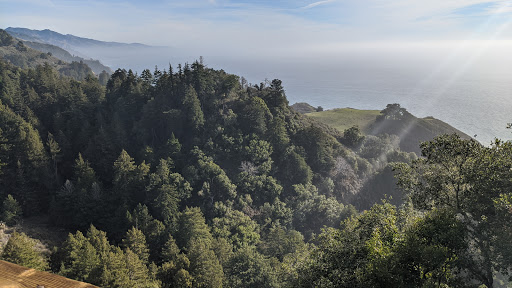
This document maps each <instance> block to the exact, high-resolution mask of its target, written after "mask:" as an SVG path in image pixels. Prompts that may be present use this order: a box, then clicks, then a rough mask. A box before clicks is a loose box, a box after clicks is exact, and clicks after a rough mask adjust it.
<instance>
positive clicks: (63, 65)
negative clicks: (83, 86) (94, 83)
mask: <svg viewBox="0 0 512 288" xmlns="http://www.w3.org/2000/svg"><path fill="white" fill-rule="evenodd" d="M0 58H1V59H4V60H5V61H6V62H8V63H11V64H13V65H14V66H17V67H19V68H23V69H25V68H36V67H37V66H44V65H49V66H50V67H52V68H54V69H55V70H57V71H58V72H59V73H60V74H61V75H63V76H69V77H72V78H73V79H75V80H83V79H85V78H86V77H87V75H90V74H92V73H93V72H92V70H91V68H89V66H87V64H85V63H83V62H71V63H67V62H64V61H62V60H60V59H58V58H56V57H53V56H52V55H51V53H50V54H49V53H43V52H40V51H37V50H34V49H32V48H30V47H27V46H26V45H25V44H24V43H23V41H20V40H19V39H17V38H14V37H12V36H10V35H9V34H8V33H7V32H5V31H4V30H2V29H0Z"/></svg>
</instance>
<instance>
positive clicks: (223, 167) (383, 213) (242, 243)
mask: <svg viewBox="0 0 512 288" xmlns="http://www.w3.org/2000/svg"><path fill="white" fill-rule="evenodd" d="M0 101H1V103H0V139H1V141H0V163H1V172H2V174H1V176H0V182H1V185H0V199H1V200H2V201H3V206H2V211H1V212H2V213H1V215H0V217H1V219H2V221H4V222H5V223H6V224H7V225H15V224H17V223H21V220H22V219H23V218H26V217H30V216H37V217H39V216H42V215H48V216H49V221H50V222H51V224H52V225H54V226H56V227H60V228H64V229H66V231H67V232H69V235H68V237H67V238H66V239H65V241H64V242H63V243H62V244H61V245H59V248H55V249H54V250H52V251H51V253H49V254H50V255H40V253H39V252H38V251H35V250H34V245H33V241H32V240H30V239H29V238H28V236H27V235H24V234H22V233H16V234H13V235H12V236H11V237H10V239H9V242H8V243H7V244H6V245H5V247H4V248H3V252H2V254H1V257H2V259H5V260H7V261H12V262H15V263H20V264H21V265H25V266H28V267H34V268H38V269H48V270H51V271H53V272H54V273H58V274H61V275H63V276H66V277H69V278H72V279H76V280H79V281H84V282H89V283H92V284H95V285H99V286H102V287H315V286H316V287H441V286H442V285H444V286H443V287H478V285H480V284H484V285H487V287H498V285H507V283H508V282H507V281H506V280H507V276H506V275H507V273H508V272H510V269H511V267H512V266H511V264H512V254H511V253H510V251H512V247H510V246H511V241H510V239H511V238H510V236H512V230H511V229H510V225H507V223H511V222H510V220H511V216H512V211H511V210H510V207H512V206H511V205H512V204H511V202H512V201H511V200H512V194H511V193H510V191H511V190H510V185H511V184H512V182H511V180H512V178H511V176H512V175H511V173H512V172H511V168H512V146H511V145H510V144H509V143H501V142H499V141H498V142H496V143H495V145H493V146H492V147H484V146H482V145H480V144H479V143H477V142H475V141H474V140H464V139H460V138H459V137H457V136H454V135H452V136H441V137H439V138H436V139H435V140H434V141H432V142H428V143H425V144H423V146H422V147H421V149H422V155H423V157H422V158H419V159H418V158H417V156H416V154H414V153H406V152H401V151H400V149H399V139H398V137H397V136H395V135H388V134H382V135H379V136H366V137H365V136H364V135H362V134H361V132H360V131H359V129H358V128H357V127H353V128H350V129H347V130H346V131H345V133H340V132H338V131H336V130H335V129H332V128H330V127H328V126H325V125H323V124H320V123H318V122H316V121H315V120H313V119H311V118H308V117H307V116H304V115H301V114H299V113H297V112H294V111H293V110H291V109H290V107H289V106H288V104H289V103H288V101H287V98H286V96H285V90H284V87H283V84H282V82H281V81H280V80H277V79H275V80H272V81H268V82H267V81H266V82H263V83H260V84H258V85H252V84H248V83H247V81H246V80H245V79H244V78H240V77H238V76H235V75H231V74H228V73H226V72H224V71H222V70H214V69H211V68H208V67H207V66H205V65H204V64H203V63H202V62H198V61H196V62H194V63H193V64H191V65H189V64H185V65H183V66H181V65H178V67H176V68H174V67H169V68H168V69H166V70H159V69H158V68H155V70H154V71H153V72H151V71H150V70H144V71H143V72H142V73H141V74H140V75H137V74H135V73H133V72H132V71H126V70H122V69H118V70H116V71H115V72H114V73H113V74H112V75H111V77H110V79H109V80H108V82H107V83H106V85H101V83H100V81H99V80H98V79H97V78H96V77H95V76H93V75H88V76H87V77H85V78H84V79H82V80H81V81H77V80H74V79H72V78H69V77H65V76H62V75H59V74H58V73H57V72H56V70H54V69H53V68H52V67H50V66H49V65H44V66H37V67H35V68H33V69H21V68H17V67H14V66H13V65H11V64H9V63H6V62H4V61H0ZM390 107H391V108H396V106H390ZM388 108H389V107H388ZM398 108H399V110H397V111H398V112H399V113H398V114H396V111H394V110H393V111H391V110H389V109H388V110H389V111H388V110H386V109H385V110H384V112H386V111H387V112H389V113H384V112H383V120H385V119H387V118H388V117H394V118H393V119H392V120H393V121H400V120H401V118H403V117H405V118H407V117H409V114H408V112H407V111H406V110H405V109H403V108H400V107H399V106H398ZM401 109H403V110H401ZM393 115H394V116H393ZM397 115H398V116H400V117H398V116H397ZM399 118H400V119H399ZM399 163H401V164H399ZM393 170H395V172H396V173H397V176H398V184H399V186H400V187H401V189H402V190H403V191H405V192H407V194H406V196H407V197H405V201H402V192H401V191H402V190H398V189H397V188H396V187H395V183H396V181H395V180H394V178H393V174H394V172H393ZM384 194H387V195H388V196H393V197H388V198H389V199H388V200H386V201H384V202H381V201H380V200H381V198H384V197H385V196H384ZM375 203H378V204H375ZM374 204H375V205H374ZM372 205H373V206H372ZM371 206H372V207H371ZM397 206H398V207H397ZM368 207H371V209H368V210H366V211H364V212H359V211H358V209H360V210H361V211H362V208H368ZM38 253H39V254H38ZM47 254H48V253H47ZM493 285H494V286H493Z"/></svg>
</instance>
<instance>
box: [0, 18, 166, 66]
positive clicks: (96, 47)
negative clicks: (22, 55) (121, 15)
mask: <svg viewBox="0 0 512 288" xmlns="http://www.w3.org/2000/svg"><path fill="white" fill-rule="evenodd" d="M5 31H7V32H8V33H9V34H11V35H12V36H14V37H16V38H19V39H22V40H24V41H30V42H37V43H44V44H50V45H55V46H58V47H60V48H62V49H64V50H66V51H68V52H69V53H71V54H73V56H79V57H82V58H84V59H90V58H92V59H98V60H100V61H101V63H103V64H105V65H107V66H109V67H111V68H112V69H114V70H115V69H117V68H126V69H128V68H130V69H134V70H136V71H139V72H141V71H142V69H144V68H147V66H148V65H150V67H151V66H152V65H155V64H157V63H156V62H157V61H158V62H161V61H159V60H161V59H162V58H165V57H162V55H168V54H169V47H155V46H149V45H145V44H140V43H119V42H105V41H99V40H94V39H89V38H83V37H78V36H75V35H71V34H67V35H64V34H60V33H58V32H55V31H52V30H48V29H45V30H31V29H27V28H13V27H9V28H7V29H5ZM52 53H53V52H52ZM141 55H145V57H146V59H148V57H149V59H150V60H149V63H147V61H146V62H145V63H138V58H140V56H141ZM153 56H154V59H152V57H153ZM152 62H153V63H152ZM166 63H168V62H166ZM93 66H94V65H93ZM91 68H93V67H91ZM93 69H95V68H93ZM95 71H96V70H95ZM107 72H108V71H107Z"/></svg>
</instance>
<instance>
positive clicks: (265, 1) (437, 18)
mask: <svg viewBox="0 0 512 288" xmlns="http://www.w3.org/2000/svg"><path fill="white" fill-rule="evenodd" d="M511 16H512V1H510V0H494V1H488V0H432V1H420V0H412V1H411V0H399V1H382V0H322V1H316V2H315V1H314V0H299V1H290V0H284V1H272V0H261V1H247V0H241V1H233V0H190V1H183V0H179V1H166V0H151V1H143V2H142V1H134V0H115V1H78V0H15V1H13V0H0V27H2V28H7V27H9V26H10V27H26V28H30V29H37V30H42V29H50V30H54V31H56V32H59V33H63V34H73V35H76V36H80V37H87V38H92V39H97V40H103V41H117V42H126V43H132V42H138V43H144V44H148V45H159V46H170V47H172V48H173V49H174V51H175V52H176V53H178V54H180V55H185V54H188V55H194V56H196V57H197V56H198V55H206V54H209V55H212V56H217V57H220V56H228V55H233V54H236V55H244V56H254V57H272V56H276V55H277V56H283V55H288V56H297V57H298V56H301V55H305V54H310V53H327V54H329V55H334V54H335V52H337V51H346V50H349V51H359V50H361V49H363V50H364V49H372V50H374V49H377V50H382V51H385V52H386V51H387V50H390V49H391V50H394V49H398V48H400V47H404V45H405V46H407V45H412V46H415V47H416V48H424V49H436V47H442V45H451V46H450V47H452V49H460V45H466V46H468V45H472V44H475V43H476V44H479V43H489V41H491V42H498V43H500V42H504V43H507V46H508V45H510V43H509V40H512V26H511V25H510V22H511V20H512V17H511ZM452 44H455V45H452ZM500 45H501V44H500Z"/></svg>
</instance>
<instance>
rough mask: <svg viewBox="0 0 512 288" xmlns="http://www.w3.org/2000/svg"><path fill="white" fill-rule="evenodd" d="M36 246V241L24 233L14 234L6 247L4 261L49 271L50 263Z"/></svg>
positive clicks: (3, 253)
mask: <svg viewBox="0 0 512 288" xmlns="http://www.w3.org/2000/svg"><path fill="white" fill-rule="evenodd" d="M35 245H36V243H35V241H34V240H33V239H30V238H29V237H28V236H27V235H25V234H24V233H18V232H14V233H12V234H11V237H9V241H7V244H6V245H5V247H4V250H3V252H2V255H1V256H2V260H5V261H8V262H12V263H15V264H18V265H21V266H25V267H28V268H34V269H37V270H41V271H44V270H46V269H48V263H47V262H46V259H45V258H44V256H43V255H42V254H41V252H39V251H37V250H36V247H35Z"/></svg>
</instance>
